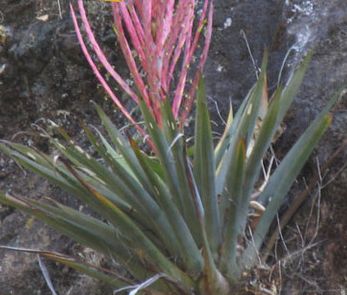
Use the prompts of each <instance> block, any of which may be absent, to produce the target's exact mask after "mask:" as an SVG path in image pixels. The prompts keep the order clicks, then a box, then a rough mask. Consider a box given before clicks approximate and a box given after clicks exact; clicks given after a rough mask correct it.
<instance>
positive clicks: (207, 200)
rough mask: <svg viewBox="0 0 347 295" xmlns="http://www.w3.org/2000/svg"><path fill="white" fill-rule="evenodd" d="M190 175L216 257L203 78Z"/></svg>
mask: <svg viewBox="0 0 347 295" xmlns="http://www.w3.org/2000/svg"><path fill="white" fill-rule="evenodd" d="M195 120H196V121H195V144H194V169H193V171H194V177H195V181H196V184H197V187H198V190H199V193H200V196H201V199H202V203H203V206H204V209H205V227H206V232H207V239H208V241H209V244H210V247H211V251H212V254H213V256H214V257H215V258H217V255H218V251H219V246H220V243H221V221H220V216H219V208H218V200H217V193H216V186H215V170H216V165H215V159H214V152H213V140H212V130H211V124H210V116H209V113H208V108H207V101H206V94H205V85H204V81H203V79H201V80H200V85H199V87H198V92H197V110H196V119H195Z"/></svg>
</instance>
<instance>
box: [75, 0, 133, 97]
mask: <svg viewBox="0 0 347 295" xmlns="http://www.w3.org/2000/svg"><path fill="white" fill-rule="evenodd" d="M78 7H79V11H80V15H81V19H82V22H83V26H84V28H85V30H86V34H87V37H88V40H89V41H90V43H91V44H92V46H93V49H94V52H95V53H96V55H97V57H98V59H99V61H100V62H101V64H102V65H103V66H104V67H105V69H106V70H107V72H108V73H109V74H110V75H111V77H112V78H113V79H114V80H115V81H116V82H117V83H118V84H119V85H120V86H121V87H122V88H123V90H124V91H125V92H126V93H127V94H128V95H129V96H130V97H131V98H132V99H133V100H134V101H135V102H137V101H138V97H137V95H136V94H135V93H134V91H133V90H132V89H131V88H130V87H129V85H128V83H126V82H125V81H124V80H123V78H122V77H120V76H119V74H118V73H117V72H116V71H115V70H114V69H113V67H112V66H111V65H110V63H109V62H108V60H107V58H106V56H105V54H104V53H103V51H102V50H101V48H100V46H99V44H98V42H97V41H96V39H95V37H94V34H93V31H92V29H91V27H90V24H89V22H88V19H87V15H86V11H85V9H84V5H83V1H82V0H78Z"/></svg>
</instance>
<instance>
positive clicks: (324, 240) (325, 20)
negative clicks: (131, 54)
mask: <svg viewBox="0 0 347 295" xmlns="http://www.w3.org/2000/svg"><path fill="white" fill-rule="evenodd" d="M96 3H97V1H95V2H94V1H90V2H89V5H90V7H89V8H90V11H92V12H93V24H94V27H95V28H96V29H97V30H98V34H99V39H100V41H101V42H102V43H103V44H104V45H105V48H106V51H107V52H108V56H109V57H110V59H111V60H112V61H113V63H114V64H115V65H116V66H117V68H123V65H124V64H123V62H122V60H121V57H120V54H119V51H118V49H117V46H116V45H115V44H114V36H113V32H112V28H111V27H110V26H109V19H108V17H109V16H108V15H107V13H99V12H100V10H98V9H102V7H104V6H105V5H102V4H98V5H97V4H96ZM58 4H60V9H59V5H58ZM344 6H346V3H345V0H330V1H324V0H311V1H309V0H307V1H306V0H305V1H303V0H297V1H295V0H286V1H282V0H269V1H265V0H261V1H256V0H243V1H238V0H223V1H216V16H215V24H214V34H213V44H212V47H211V51H210V56H209V60H208V64H207V68H206V82H207V86H208V93H209V96H210V98H211V111H212V112H213V113H214V118H215V120H216V121H217V122H219V124H222V122H221V120H220V119H219V115H218V113H219V112H218V111H217V107H216V105H218V109H219V110H220V113H221V114H222V116H224V115H225V113H226V110H227V109H228V106H229V102H230V101H232V103H233V104H234V105H235V106H237V105H239V103H240V101H241V100H242V98H243V97H244V95H245V94H246V93H247V91H248V89H249V88H250V86H251V85H252V84H253V83H254V81H255V67H256V66H257V65H259V62H260V60H261V56H262V53H263V50H264V48H265V47H267V48H268V49H269V51H270V53H271V55H270V56H271V60H270V63H271V67H270V84H269V87H270V88H271V87H273V86H274V85H275V84H276V83H277V77H278V75H279V72H280V70H281V67H282V62H283V60H284V58H285V56H286V55H288V59H287V61H286V62H285V64H284V66H283V71H282V72H283V75H282V76H283V77H286V76H287V75H288V74H289V73H290V71H291V69H292V68H293V67H294V66H295V64H297V62H298V61H299V60H300V58H301V56H302V55H303V54H304V53H305V52H307V50H308V49H313V50H314V57H313V61H312V64H311V66H310V68H309V71H308V74H307V76H306V78H305V81H304V85H303V87H302V88H301V91H300V93H299V95H298V97H297V99H296V102H295V106H294V108H293V109H292V111H291V112H290V114H289V116H288V117H287V119H286V133H285V135H284V136H282V137H281V138H280V140H279V142H278V144H277V145H276V154H277V156H278V157H279V158H281V156H282V155H283V154H284V152H285V151H286V150H287V149H288V147H289V146H290V144H292V143H293V142H294V140H295V138H297V136H298V135H299V134H300V133H301V131H302V130H303V129H304V128H305V127H306V126H307V125H308V123H309V122H310V121H311V120H312V119H313V118H314V116H315V115H316V114H317V113H318V111H319V110H321V109H322V108H323V106H324V104H325V103H326V101H327V100H328V99H329V97H331V95H333V94H334V93H335V92H336V91H337V90H338V89H341V88H343V87H346V88H347V38H346V37H347V9H344V8H343V7H344ZM67 8H68V1H66V0H60V1H43V0H0V139H11V140H15V141H17V142H22V143H23V142H24V143H26V144H28V145H35V146H38V147H39V148H40V149H41V150H44V151H46V152H50V149H49V146H48V145H47V142H45V141H44V140H42V139H40V138H39V137H37V136H35V134H34V133H33V129H32V126H31V125H32V124H44V122H45V120H46V119H51V120H53V121H55V122H58V123H59V124H62V125H64V126H65V128H66V129H67V130H68V131H69V132H70V133H71V134H72V135H73V136H74V138H75V139H76V140H77V141H78V142H79V143H80V144H81V145H83V144H85V142H84V140H83V136H82V135H81V132H80V127H79V120H80V119H83V120H86V121H87V122H88V123H91V124H94V125H98V124H99V123H98V120H97V118H96V114H95V112H94V110H93V107H92V105H91V104H90V102H89V101H90V100H91V99H92V100H96V101H98V102H99V103H101V104H102V105H103V107H104V108H105V109H107V110H108V113H109V114H110V115H111V116H112V117H113V119H114V120H115V121H117V122H118V123H119V124H122V123H121V122H122V121H121V117H120V116H119V114H118V112H117V111H116V110H114V109H113V107H112V104H110V103H109V102H108V101H105V100H104V93H103V91H102V90H101V89H100V88H99V87H97V83H96V80H95V78H94V76H93V74H92V73H91V70H90V69H89V67H88V65H87V64H86V62H85V60H84V58H83V56H82V54H81V52H80V49H79V45H78V43H77V40H76V38H75V35H74V31H73V28H72V23H71V20H70V17H69V14H68V12H67ZM247 44H248V46H247ZM248 47H249V48H248ZM250 51H251V53H252V55H253V59H254V62H252V58H251V55H250ZM287 53H288V54H287ZM214 102H217V104H216V103H214ZM346 130H347V95H344V96H342V98H341V102H340V103H339V105H338V106H337V107H336V108H335V110H334V123H333V126H332V128H331V130H330V131H329V132H328V134H327V135H326V136H325V137H324V139H323V140H322V142H321V144H320V146H319V148H318V149H317V151H316V152H315V154H314V156H313V157H312V158H311V160H310V162H309V163H308V165H306V168H305V169H304V173H303V174H302V175H301V177H300V178H299V179H298V184H297V185H296V189H295V190H294V191H293V192H292V193H291V196H290V197H289V199H288V204H289V203H290V201H291V200H295V196H296V195H297V194H296V192H297V191H300V190H301V189H302V188H303V187H304V185H305V183H309V182H310V179H311V178H312V176H313V175H314V174H315V173H316V172H317V169H318V168H317V167H320V166H322V165H324V162H325V161H326V160H327V159H328V158H329V156H330V155H331V154H332V153H333V152H334V151H335V150H336V149H337V148H338V147H339V146H340V145H341V143H342V142H343V141H344V140H346V139H347V133H346ZM346 162H347V153H346V151H342V152H341V153H340V155H339V157H338V161H336V162H335V164H334V166H332V167H331V168H330V170H329V171H328V172H326V173H323V175H322V178H321V179H320V181H319V188H320V189H319V190H317V191H316V192H314V193H312V194H311V195H310V196H309V198H308V199H307V201H306V202H305V204H304V205H303V206H301V207H300V209H299V211H298V212H297V214H296V215H295V216H294V218H293V219H292V220H291V222H290V223H289V225H288V227H287V228H286V229H285V230H284V231H283V233H282V242H281V241H279V242H278V244H277V247H276V251H275V253H274V254H275V255H274V256H275V258H276V259H273V260H272V263H273V264H274V266H275V268H274V269H276V272H277V274H280V275H277V280H280V282H281V284H280V285H281V290H280V291H278V293H280V294H345V293H346V291H347V268H346V267H345V265H346V264H347V215H346V214H345V212H346V209H347V170H346V169H344V170H343V169H341V167H343V165H344V163H346ZM317 163H319V165H317ZM0 189H2V190H6V191H10V192H11V193H13V194H19V195H26V196H28V197H32V198H40V197H42V196H46V195H53V196H54V197H55V198H58V199H60V200H62V201H64V202H65V203H67V204H69V205H72V206H76V205H78V204H76V203H75V202H74V201H73V200H71V198H69V197H68V196H67V195H66V194H64V193H63V192H61V191H59V190H58V189H56V188H54V187H52V186H51V185H49V184H48V183H47V182H45V181H43V180H42V179H40V178H38V177H37V176H35V175H32V174H30V173H26V172H24V171H23V170H21V169H20V168H19V167H18V166H16V164H15V163H13V162H12V161H11V160H9V159H8V158H6V157H4V156H3V155H0ZM283 211H284V212H285V211H286V208H284V209H283ZM283 241H284V242H285V243H283ZM0 244H1V245H4V244H5V245H11V246H16V247H27V248H42V249H51V250H56V251H60V252H64V253H68V254H73V255H84V256H88V253H85V251H83V249H81V248H80V247H79V246H78V245H75V244H73V243H72V242H70V241H69V240H68V239H67V238H65V237H62V236H61V235H59V234H57V233H55V232H53V231H51V230H50V229H48V228H47V227H45V226H43V225H42V224H41V223H39V222H37V221H33V220H31V219H30V218H28V217H27V216H25V215H23V214H21V213H19V212H17V211H13V210H12V209H9V208H6V207H1V206H0ZM47 265H48V267H49V270H50V273H51V276H52V278H53V282H54V284H55V287H56V289H57V291H58V293H59V294H70V295H71V294H90V295H92V294H93V295H94V294H111V293H112V292H111V290H108V289H107V288H106V287H103V286H100V285H99V284H97V283H96V282H93V281H92V280H90V279H89V278H86V277H84V276H81V275H80V274H77V273H74V272H72V271H71V270H69V269H66V268H63V267H61V266H58V265H54V264H50V263H47ZM279 270H280V271H279ZM7 294H15V295H22V294H42V295H46V294H51V293H50V291H49V289H48V288H47V286H46V284H45V282H44V279H43V277H42V275H41V272H40V268H39V267H38V263H37V259H36V257H35V256H32V255H29V254H22V253H14V252H9V251H4V250H0V295H7Z"/></svg>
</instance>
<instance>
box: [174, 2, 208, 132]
mask: <svg viewBox="0 0 347 295" xmlns="http://www.w3.org/2000/svg"><path fill="white" fill-rule="evenodd" d="M213 8H214V5H213V0H211V3H210V7H209V11H208V20H207V28H206V36H205V45H204V48H203V51H202V53H201V56H200V62H199V65H198V69H197V72H196V73H195V76H194V79H193V82H192V86H191V89H190V92H189V94H188V98H187V100H186V101H185V104H184V107H183V111H182V114H181V117H180V124H181V125H183V124H184V122H185V121H186V120H187V118H188V116H189V113H190V111H191V109H192V107H193V102H194V98H195V94H196V90H197V87H198V84H199V81H200V79H201V76H202V71H203V68H204V66H205V63H206V60H207V55H208V51H209V49H210V44H211V39H212V24H213Z"/></svg>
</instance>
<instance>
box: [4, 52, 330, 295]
mask: <svg viewBox="0 0 347 295" xmlns="http://www.w3.org/2000/svg"><path fill="white" fill-rule="evenodd" d="M309 59H310V58H309V56H308V57H306V58H305V60H304V61H303V62H302V64H301V65H300V66H299V67H298V68H297V70H296V71H295V72H294V73H293V74H292V75H291V77H290V78H289V80H288V82H287V83H286V85H285V86H283V87H282V86H279V87H278V88H277V89H276V90H275V91H274V93H273V94H272V95H271V96H270V98H269V97H268V89H267V78H266V64H267V58H266V56H265V58H264V61H263V65H262V68H261V73H260V76H259V79H258V81H257V82H256V84H255V85H254V87H253V88H252V89H251V90H250V92H249V94H248V95H247V97H246V98H245V99H244V101H243V103H242V105H241V106H240V108H239V109H238V111H237V113H236V114H235V116H233V114H232V111H231V112H230V115H229V118H228V121H227V124H226V128H225V131H224V134H223V136H222V137H221V138H220V140H219V141H218V143H217V144H216V145H214V142H213V138H212V131H211V124H210V118H209V112H208V109H207V102H206V95H205V91H204V85H203V80H201V82H200V83H199V87H198V93H197V102H196V121H195V136H194V143H193V145H192V146H191V147H190V146H187V141H186V139H185V137H184V135H183V134H182V133H181V130H180V128H179V121H178V120H177V119H175V115H174V112H173V111H172V107H171V105H170V102H169V101H168V100H162V101H160V104H159V109H158V112H159V113H160V116H161V118H162V121H161V124H159V122H157V121H156V117H155V116H154V114H153V113H152V110H151V108H150V107H149V106H148V105H147V103H146V101H144V100H140V101H139V106H140V109H141V112H142V115H143V118H144V121H145V131H146V132H148V135H149V137H150V139H151V141H152V142H153V146H154V152H153V153H154V154H151V155H148V154H146V153H145V152H143V151H141V149H140V148H139V147H138V145H137V143H136V142H135V141H134V140H133V139H132V138H126V137H124V136H123V135H122V134H121V132H120V131H119V130H118V129H117V128H116V127H115V126H114V125H113V124H112V122H111V120H110V119H109V118H108V117H107V116H106V115H105V113H104V112H103V111H102V109H101V108H100V107H99V106H97V105H96V110H97V112H98V114H99V116H100V119H101V121H102V123H103V125H104V127H105V129H106V131H107V137H105V136H104V135H103V134H102V133H101V132H100V131H99V130H96V129H95V128H94V129H90V128H88V127H87V126H84V132H85V134H86V136H87V137H88V139H89V141H90V143H91V145H92V146H93V147H94V149H95V151H96V152H97V153H98V159H96V158H93V157H92V156H90V155H89V154H88V153H87V152H85V151H83V150H82V149H81V148H80V147H79V146H77V145H76V144H75V143H74V142H73V141H72V140H71V138H69V136H68V135H67V134H66V132H64V131H63V129H61V128H58V127H57V129H58V131H59V132H60V134H61V136H62V138H63V140H58V139H57V138H50V139H51V143H52V145H53V146H54V147H55V148H56V150H57V151H59V153H60V156H59V157H50V156H48V155H45V154H43V153H42V152H40V151H38V150H36V149H35V148H32V147H27V146H23V145H20V144H16V143H10V142H5V141H2V142H1V144H0V149H1V150H2V151H3V152H4V153H5V154H7V155H9V156H10V157H11V158H13V159H14V160H15V161H16V162H17V163H19V164H20V165H22V166H23V167H25V168H26V169H29V170H31V171H34V172H35V173H37V174H39V175H41V176H43V177H45V178H46V179H48V180H49V181H51V182H52V183H53V184H56V185H58V186H60V187H61V188H62V189H64V190H66V191H67V192H69V193H70V194H71V195H72V196H74V197H76V198H78V199H80V200H81V201H82V202H84V203H85V204H87V205H88V207H89V208H90V209H91V210H93V211H95V212H96V213H97V216H99V218H96V217H92V216H90V215H88V214H86V213H84V212H81V211H79V210H75V209H73V208H69V207H67V206H65V205H63V204H61V203H59V202H57V201H55V200H53V199H48V198H47V199H46V200H41V201H36V200H32V199H27V198H23V197H17V196H11V195H10V194H3V193H1V194H0V202H1V203H3V204H6V205H9V206H13V207H15V208H18V209H20V210H22V211H24V212H27V213H29V214H31V215H33V216H35V217H36V218H38V219H40V220H43V221H44V222H46V223H47V224H49V225H50V226H52V227H53V228H55V229H57V230H58V231H60V232H62V233H63V234H65V235H67V236H69V237H70V238H72V239H74V240H75V241H77V242H79V243H81V244H82V245H84V246H87V247H90V248H92V249H94V250H95V251H98V252H100V253H102V254H103V255H104V256H105V257H107V258H108V259H109V261H110V263H112V262H113V261H115V262H116V263H117V267H115V268H114V269H113V270H110V271H106V270H104V269H101V268H98V267H97V266H92V265H90V264H87V263H84V262H83V261H78V260H76V259H73V258H71V257H66V256H64V255H61V254H57V253H51V252H44V251H42V252H40V251H39V254H41V255H42V256H44V257H46V258H49V259H52V260H54V261H58V262H61V263H64V264H66V265H68V266H70V267H73V268H75V269H77V270H79V271H82V272H84V273H87V274H88V275H91V276H93V277H95V278H98V279H100V280H103V281H105V282H107V283H109V284H110V285H112V286H113V287H114V288H117V290H118V291H120V290H124V292H126V290H130V289H132V293H131V294H135V293H136V292H143V293H142V294H203V295H205V294H206V295H212V294H220V295H224V294H225V295H226V294H236V292H237V291H236V287H237V286H238V285H239V284H240V282H241V281H242V278H243V276H244V275H245V274H247V273H249V272H250V271H251V270H252V269H253V268H254V267H256V266H257V264H258V263H259V259H262V246H263V245H264V241H265V239H266V236H267V233H268V231H269V229H270V227H271V224H272V222H273V220H274V217H275V216H276V214H277V212H278V210H279V208H280V206H281V203H282V201H283V200H284V198H285V196H286V194H287V193H288V191H289V189H290V187H291V185H292V183H293V182H294V181H295V179H296V177H297V176H298V174H299V172H300V170H301V168H302V167H303V165H304V163H305V162H306V160H307V159H308V157H309V155H310V154H311V152H312V150H313V149H314V147H315V145H316V144H317V142H318V141H319V139H320V138H321V136H322V135H323V133H324V132H325V130H326V129H327V128H328V126H329V125H330V123H331V120H332V118H331V115H330V114H329V110H330V108H331V106H332V105H333V104H334V102H335V100H336V99H332V100H331V101H330V102H329V103H328V105H327V106H326V107H325V109H324V110H323V111H322V112H321V113H320V114H319V115H318V116H317V118H316V119H315V120H314V121H313V122H312V124H311V125H310V126H309V127H308V128H307V129H306V130H305V131H304V133H303V134H302V135H301V137H300V138H299V139H298V141H297V142H296V143H295V145H294V146H293V147H292V148H291V149H290V151H289V152H288V153H287V154H286V156H285V157H284V158H283V159H282V160H281V163H280V164H279V165H278V166H277V167H272V168H271V165H270V164H269V165H268V166H269V167H268V170H269V171H270V172H271V173H266V174H268V175H264V176H263V174H262V171H263V168H264V166H266V165H267V164H266V162H267V161H266V160H264V159H266V155H267V152H268V150H269V147H270V145H271V142H272V140H273V137H274V136H275V134H276V132H277V130H278V128H279V127H280V124H281V122H282V121H283V118H284V116H285V114H286V112H287V110H288V108H289V107H290V105H291V103H292V101H293V99H294V97H295V95H296V93H297V91H298V88H299V85H300V84H301V81H302V79H303V76H304V73H305V70H306V68H307V65H308V63H309ZM45 136H49V135H48V134H45ZM107 138H109V139H107ZM190 150H193V152H190ZM192 155H193V156H192ZM255 211H256V212H255ZM253 213H258V215H259V216H258V219H257V220H256V222H254V219H252V218H251V215H252V214H253ZM119 265H122V266H123V268H122V269H121V270H120V268H119ZM120 292H121V291H120Z"/></svg>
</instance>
